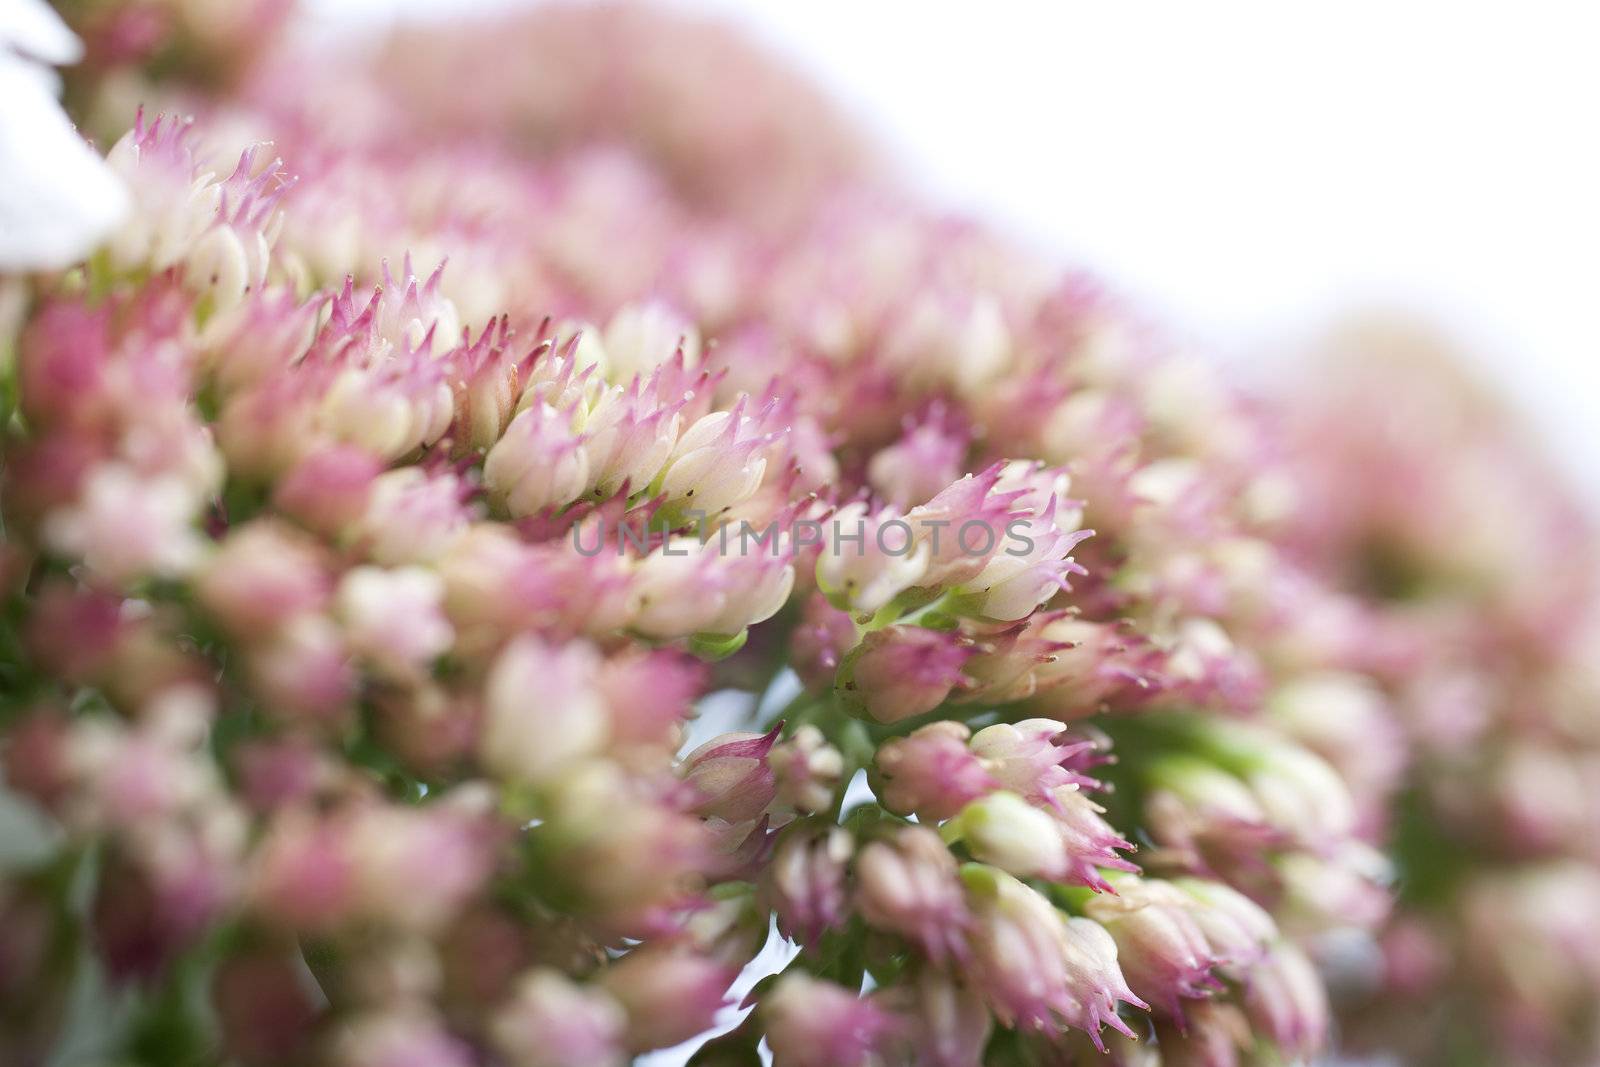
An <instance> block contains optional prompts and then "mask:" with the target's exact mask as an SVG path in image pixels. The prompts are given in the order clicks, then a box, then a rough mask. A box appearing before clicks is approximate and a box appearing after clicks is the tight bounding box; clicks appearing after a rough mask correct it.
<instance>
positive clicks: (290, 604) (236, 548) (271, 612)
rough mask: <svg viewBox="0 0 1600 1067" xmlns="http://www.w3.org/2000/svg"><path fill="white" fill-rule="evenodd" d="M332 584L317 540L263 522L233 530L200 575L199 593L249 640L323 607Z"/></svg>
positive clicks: (232, 629) (208, 607) (236, 633)
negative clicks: (317, 545) (316, 542)
mask: <svg viewBox="0 0 1600 1067" xmlns="http://www.w3.org/2000/svg"><path fill="white" fill-rule="evenodd" d="M329 585H330V582H329V578H328V574H327V570H326V567H325V566H324V563H323V560H322V558H321V556H320V554H319V553H318V552H317V550H316V546H315V544H313V543H311V542H309V541H308V540H306V539H305V538H304V537H302V536H299V535H297V534H295V532H294V531H293V530H291V529H288V528H285V527H280V526H277V525H275V524H273V523H271V522H266V521H260V522H253V523H251V524H249V525H248V526H244V527H240V528H238V529H235V530H233V531H231V532H230V533H229V534H228V536H227V538H226V539H225V540H224V541H223V542H222V544H221V546H220V547H219V549H218V551H217V553H216V555H214V556H212V557H211V559H210V560H209V561H207V563H206V565H205V567H204V568H203V569H202V571H201V572H200V574H199V575H198V576H197V578H196V584H195V596H196V598H197V599H198V600H199V601H200V603H201V605H202V606H203V607H204V608H205V609H206V610H207V611H209V612H210V613H211V614H212V615H213V616H214V617H215V618H216V619H217V620H218V621H219V622H221V623H222V625H223V626H224V627H226V628H227V629H228V631H229V632H230V633H231V634H233V635H234V636H235V637H238V638H241V639H246V640H248V639H251V638H259V637H263V636H266V635H269V634H271V633H273V632H274V631H276V630H277V629H279V628H280V627H281V626H283V625H285V624H286V623H288V622H289V621H290V620H291V619H294V618H295V617H297V616H299V615H302V614H310V613H315V612H318V611H320V610H321V609H322V608H323V607H324V606H325V605H326V604H327V602H328V594H329Z"/></svg>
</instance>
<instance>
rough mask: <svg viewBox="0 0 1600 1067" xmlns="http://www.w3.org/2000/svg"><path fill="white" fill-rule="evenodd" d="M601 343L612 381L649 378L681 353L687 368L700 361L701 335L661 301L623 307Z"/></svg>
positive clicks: (607, 328) (613, 318)
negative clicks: (658, 368)
mask: <svg viewBox="0 0 1600 1067" xmlns="http://www.w3.org/2000/svg"><path fill="white" fill-rule="evenodd" d="M602 340H603V344H604V348H603V352H604V360H605V366H606V370H607V373H608V375H609V377H610V378H611V380H612V381H618V382H625V381H627V380H628V379H629V378H632V377H634V376H635V375H639V376H647V375H649V373H650V372H651V371H653V370H655V368H656V367H658V366H660V365H661V364H663V363H665V362H667V361H668V360H670V359H671V358H672V357H673V355H674V353H678V352H681V353H682V355H683V363H684V365H685V366H686V367H693V366H694V365H695V364H696V363H698V362H699V360H700V334H699V332H698V331H697V330H696V329H695V328H694V326H693V325H692V324H691V323H690V322H689V321H688V320H687V319H685V318H683V317H682V316H681V315H679V314H678V313H677V312H676V311H674V310H673V309H672V308H670V307H668V306H666V305H665V304H662V303H660V302H651V303H646V304H630V305H628V306H627V307H624V308H621V309H620V310H618V311H617V313H616V314H615V315H613V316H612V317H611V321H610V322H608V323H606V328H605V333H604V335H603V338H602ZM707 510H710V509H707Z"/></svg>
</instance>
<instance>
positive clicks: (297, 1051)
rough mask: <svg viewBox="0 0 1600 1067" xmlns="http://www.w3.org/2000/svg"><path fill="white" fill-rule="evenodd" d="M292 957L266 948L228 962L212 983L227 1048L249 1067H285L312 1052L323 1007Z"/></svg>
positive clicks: (222, 964) (227, 960)
mask: <svg viewBox="0 0 1600 1067" xmlns="http://www.w3.org/2000/svg"><path fill="white" fill-rule="evenodd" d="M299 966H300V963H299V960H298V959H297V958H296V957H295V956H294V955H292V954H291V953H290V952H288V951H284V950H281V949H279V950H274V949H272V948H261V949H256V950H253V951H250V950H247V951H243V952H239V953H235V954H233V955H230V956H228V957H227V958H226V959H224V960H223V961H222V962H221V963H219V964H218V965H217V968H216V971H215V973H214V974H213V976H212V979H211V999H212V1002H213V1003H214V1004H215V1005H216V1008H217V1019H218V1023H219V1025H220V1026H221V1029H222V1042H223V1045H224V1047H225V1048H226V1049H227V1050H228V1052H229V1053H230V1054H231V1055H234V1056H237V1057H238V1058H239V1059H240V1060H241V1061H242V1062H244V1063H247V1064H272V1063H283V1062H285V1061H288V1060H295V1059H299V1058H301V1057H303V1056H305V1055H307V1054H308V1053H309V1052H310V1048H309V1046H310V1043H311V1035H312V1028H313V1026H314V1024H315V1022H316V1017H317V1005H316V1002H315V1000H314V999H313V997H312V995H311V992H310V990H308V989H307V988H306V983H305V982H304V981H303V979H302V976H301V974H300V971H299Z"/></svg>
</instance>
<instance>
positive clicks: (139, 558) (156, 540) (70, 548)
mask: <svg viewBox="0 0 1600 1067" xmlns="http://www.w3.org/2000/svg"><path fill="white" fill-rule="evenodd" d="M202 503H203V501H202V499H201V498H200V496H199V494H197V493H195V492H194V491H193V489H192V488H191V487H189V486H187V485H185V484H184V483H183V481H181V480H180V479H178V478H175V477H172V476H170V475H161V476H157V477H152V478H146V477H141V476H140V475H139V474H138V473H137V472H135V471H133V470H131V469H130V468H128V467H127V466H125V465H123V464H121V463H103V464H101V465H100V466H98V467H96V468H94V469H93V470H92V471H90V472H89V474H88V476H87V478H86V480H85V482H84V484H83V489H82V491H81V493H80V494H79V497H78V500H77V502H76V503H75V504H74V505H73V506H71V507H68V508H64V509H59V510H57V511H55V512H53V513H51V514H50V515H49V516H47V517H46V518H45V522H44V528H43V531H42V532H43V535H44V540H45V543H46V544H48V545H49V546H50V547H51V548H53V549H54V550H55V551H57V552H63V553H67V554H69V555H72V556H76V557H78V558H80V559H82V560H83V562H84V564H85V565H86V566H87V567H88V568H89V569H90V570H91V571H92V572H94V574H95V575H96V576H98V577H99V578H100V579H101V580H102V581H105V582H108V583H110V584H112V585H122V584H124V583H127V582H130V581H133V580H134V579H136V578H139V577H143V576H147V575H148V576H155V577H165V578H173V577H178V576H180V575H183V574H186V573H188V572H189V571H190V570H192V569H193V568H194V567H195V565H196V564H197V563H199V562H200V559H201V555H202V543H201V540H200V536H199V532H198V531H197V530H196V529H195V526H194V522H195V519H196V518H197V517H198V516H199V512H200V507H201V504H202Z"/></svg>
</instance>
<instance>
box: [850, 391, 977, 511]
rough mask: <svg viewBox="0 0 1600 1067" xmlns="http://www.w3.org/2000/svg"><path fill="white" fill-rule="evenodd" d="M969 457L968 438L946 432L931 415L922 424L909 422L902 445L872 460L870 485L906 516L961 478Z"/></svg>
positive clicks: (869, 473)
mask: <svg viewBox="0 0 1600 1067" xmlns="http://www.w3.org/2000/svg"><path fill="white" fill-rule="evenodd" d="M966 453H967V440H966V438H965V437H964V436H963V435H960V434H956V433H952V432H951V431H949V430H948V429H946V428H945V426H944V425H943V424H942V422H941V420H940V419H939V417H938V415H937V414H934V415H930V416H929V418H928V419H927V420H926V421H923V422H920V423H910V422H908V423H907V425H906V431H905V434H904V436H902V437H901V438H900V440H899V441H898V442H896V443H895V444H893V445H890V446H889V447H888V448H885V449H883V450H882V451H881V452H879V453H878V454H877V455H875V456H873V457H872V462H871V463H870V464H868V466H867V481H868V482H870V483H871V485H872V488H874V489H876V490H877V491H878V492H879V493H880V494H881V495H882V496H883V498H884V499H885V500H886V501H888V502H889V503H890V504H892V505H894V506H895V507H896V508H899V509H900V510H901V511H902V512H903V511H904V510H905V509H907V508H911V507H915V506H916V505H918V504H923V503H926V502H927V501H929V500H931V499H932V498H933V496H934V495H935V494H936V493H938V492H939V490H941V489H943V488H944V487H945V486H947V485H949V484H950V483H951V482H953V481H955V480H956V479H958V478H960V477H961V473H962V470H961V468H962V461H963V460H964V459H965V458H966Z"/></svg>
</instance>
